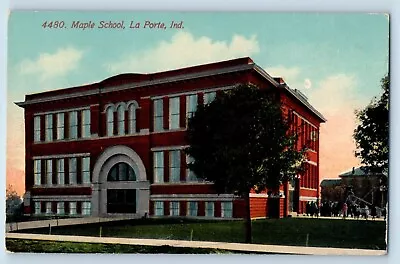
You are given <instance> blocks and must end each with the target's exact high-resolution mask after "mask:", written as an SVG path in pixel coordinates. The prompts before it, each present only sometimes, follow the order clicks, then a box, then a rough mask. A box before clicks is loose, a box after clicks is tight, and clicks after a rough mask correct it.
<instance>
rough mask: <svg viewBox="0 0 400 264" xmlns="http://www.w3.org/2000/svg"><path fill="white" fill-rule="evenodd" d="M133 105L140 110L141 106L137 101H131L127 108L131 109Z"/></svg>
mask: <svg viewBox="0 0 400 264" xmlns="http://www.w3.org/2000/svg"><path fill="white" fill-rule="evenodd" d="M131 105H133V106H134V107H135V108H136V109H138V108H139V104H138V102H136V100H132V101H129V102H128V103H127V104H126V106H127V108H129V106H131Z"/></svg>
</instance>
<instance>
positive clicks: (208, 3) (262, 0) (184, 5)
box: [0, 0, 400, 264]
mask: <svg viewBox="0 0 400 264" xmlns="http://www.w3.org/2000/svg"><path fill="white" fill-rule="evenodd" d="M9 9H13V10H14V9H19V10H21V9H24V10H32V11H33V10H110V11H112V10H114V11H117V10H125V11H126V10H132V11H134V10H149V11H150V10H156V11H183V10H184V11H189V10H191V11H254V10H257V11H324V12H332V11H340V12H352V11H356V12H388V13H390V14H391V24H390V31H391V54H390V55H391V56H390V57H391V59H390V70H391V73H392V75H391V87H392V89H391V108H390V110H391V127H390V129H391V138H390V144H391V145H390V160H391V162H390V175H392V177H391V179H390V210H389V219H390V229H389V230H390V231H389V240H390V241H389V244H388V246H389V247H388V250H389V255H388V256H380V257H320V256H317V257H303V256H257V255H252V256H242V255H240V256H237V255H228V256H226V255H222V256H219V255H213V256H208V255H179V256H165V255H118V256H115V255H62V254H48V255H42V254H35V255H31V254H29V255H28V254H6V253H5V252H4V251H3V252H2V253H0V262H1V263H30V264H31V263H32V264H36V263H56V262H57V263H60V264H61V263H86V262H96V263H99V264H100V263H101V264H103V263H104V264H105V263H109V262H112V261H121V262H133V261H135V262H136V263H137V262H140V261H146V262H148V261H151V262H155V263H156V262H163V263H164V262H171V263H172V262H173V263H186V262H189V261H190V263H191V264H197V263H204V262H205V261H208V262H212V263H230V264H231V263H243V262H245V261H261V262H266V261H268V262H275V263H292V262H293V263H295V262H298V261H301V262H302V263H303V262H307V263H309V264H311V263H318V264H319V263H321V262H324V263H327V264H328V263H329V264H330V263H335V264H336V263H338V262H339V263H341V264H344V263H363V264H369V263H373V264H379V263H396V262H397V261H398V260H399V259H400V258H399V257H400V253H399V250H396V249H398V248H399V247H400V241H399V240H400V235H399V234H400V224H399V223H400V221H398V220H399V219H400V209H399V208H400V202H399V201H400V192H398V191H396V188H398V187H400V184H399V183H400V178H399V176H398V175H400V162H398V160H399V159H400V153H399V152H400V148H399V145H400V140H399V135H400V122H399V121H398V120H397V118H399V116H400V104H399V101H400V77H399V75H398V74H396V73H397V71H399V69H400V65H399V61H400V56H399V51H398V48H396V47H400V37H399V36H400V26H398V25H400V2H399V1H396V0H380V1H375V0H370V1H365V0H353V1H350V0H336V1H318V0H303V1H298V0H286V1H281V0H247V1H242V0H231V1H229V2H228V1H222V0H203V1H185V0H172V1H168V3H167V2H166V1H162V0H158V1H156V0H146V2H145V3H144V2H141V1H128V0H113V1H107V0H97V1H96V0H85V1H84V0H69V1H66V0H62V1H61V0H60V1H52V2H50V1H48V0H14V1H12V2H11V3H9V1H0V10H1V14H2V15H1V16H0V36H1V42H0V52H1V54H0V58H6V55H7V51H6V39H7V38H6V36H7V35H6V34H7V33H6V32H7V29H6V25H7V16H4V14H7V13H8V12H9V11H8V10H9ZM6 69H7V68H6V60H1V61H0V127H1V128H2V129H0V175H1V176H2V177H1V178H0V179H1V181H2V186H5V171H6V169H5V166H6V158H5V155H6V105H7V101H6V100H7V99H6V98H7V96H6V87H7V86H6V84H7V83H6ZM396 161H397V162H396ZM0 189H1V194H2V195H1V197H3V198H2V199H4V197H5V188H0ZM4 206H5V202H4V200H2V202H1V203H0V211H1V212H4V211H5V208H4ZM0 215H1V222H2V223H3V224H4V221H5V217H4V214H0ZM3 230H4V228H3ZM396 234H397V235H396ZM1 236H2V239H1V243H2V245H3V248H5V245H4V233H3V232H1ZM300 258H301V259H300Z"/></svg>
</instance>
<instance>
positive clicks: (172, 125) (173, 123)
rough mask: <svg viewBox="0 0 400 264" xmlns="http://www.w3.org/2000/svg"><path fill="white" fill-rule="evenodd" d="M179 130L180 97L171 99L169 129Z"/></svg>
mask: <svg viewBox="0 0 400 264" xmlns="http://www.w3.org/2000/svg"><path fill="white" fill-rule="evenodd" d="M177 128H179V97H173V98H170V99H169V129H177Z"/></svg>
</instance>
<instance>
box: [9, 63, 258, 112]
mask: <svg viewBox="0 0 400 264" xmlns="http://www.w3.org/2000/svg"><path fill="white" fill-rule="evenodd" d="M253 67H254V64H246V65H238V66H233V67H227V68H223V69H218V70H209V71H203V72H197V73H190V74H182V75H177V76H173V77H167V78H162V79H157V80H151V81H145V82H139V83H130V84H124V85H118V86H110V87H105V88H96V89H94V90H89V91H85V92H75V93H71V94H64V95H55V96H47V97H44V98H37V99H32V100H28V101H24V102H16V103H15V104H16V105H18V106H20V107H24V106H26V105H32V104H37V103H45V102H50V101H56V100H63V99H71V98H77V97H83V96H89V95H95V94H99V93H109V92H116V91H123V90H128V89H134V88H139V87H146V86H151V85H158V84H165V83H171V82H179V81H185V80H191V79H197V78H203V77H209V76H214V75H221V74H226V73H232V72H239V71H246V70H250V69H252V68H253ZM100 83H101V82H100Z"/></svg>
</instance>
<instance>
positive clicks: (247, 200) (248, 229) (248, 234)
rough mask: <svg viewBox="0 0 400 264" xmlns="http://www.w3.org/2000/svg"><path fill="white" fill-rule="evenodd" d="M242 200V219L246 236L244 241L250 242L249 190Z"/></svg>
mask: <svg viewBox="0 0 400 264" xmlns="http://www.w3.org/2000/svg"><path fill="white" fill-rule="evenodd" d="M244 200H245V219H244V224H245V236H246V240H245V242H246V243H252V237H251V217H250V194H249V192H247V193H245V194H244Z"/></svg>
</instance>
